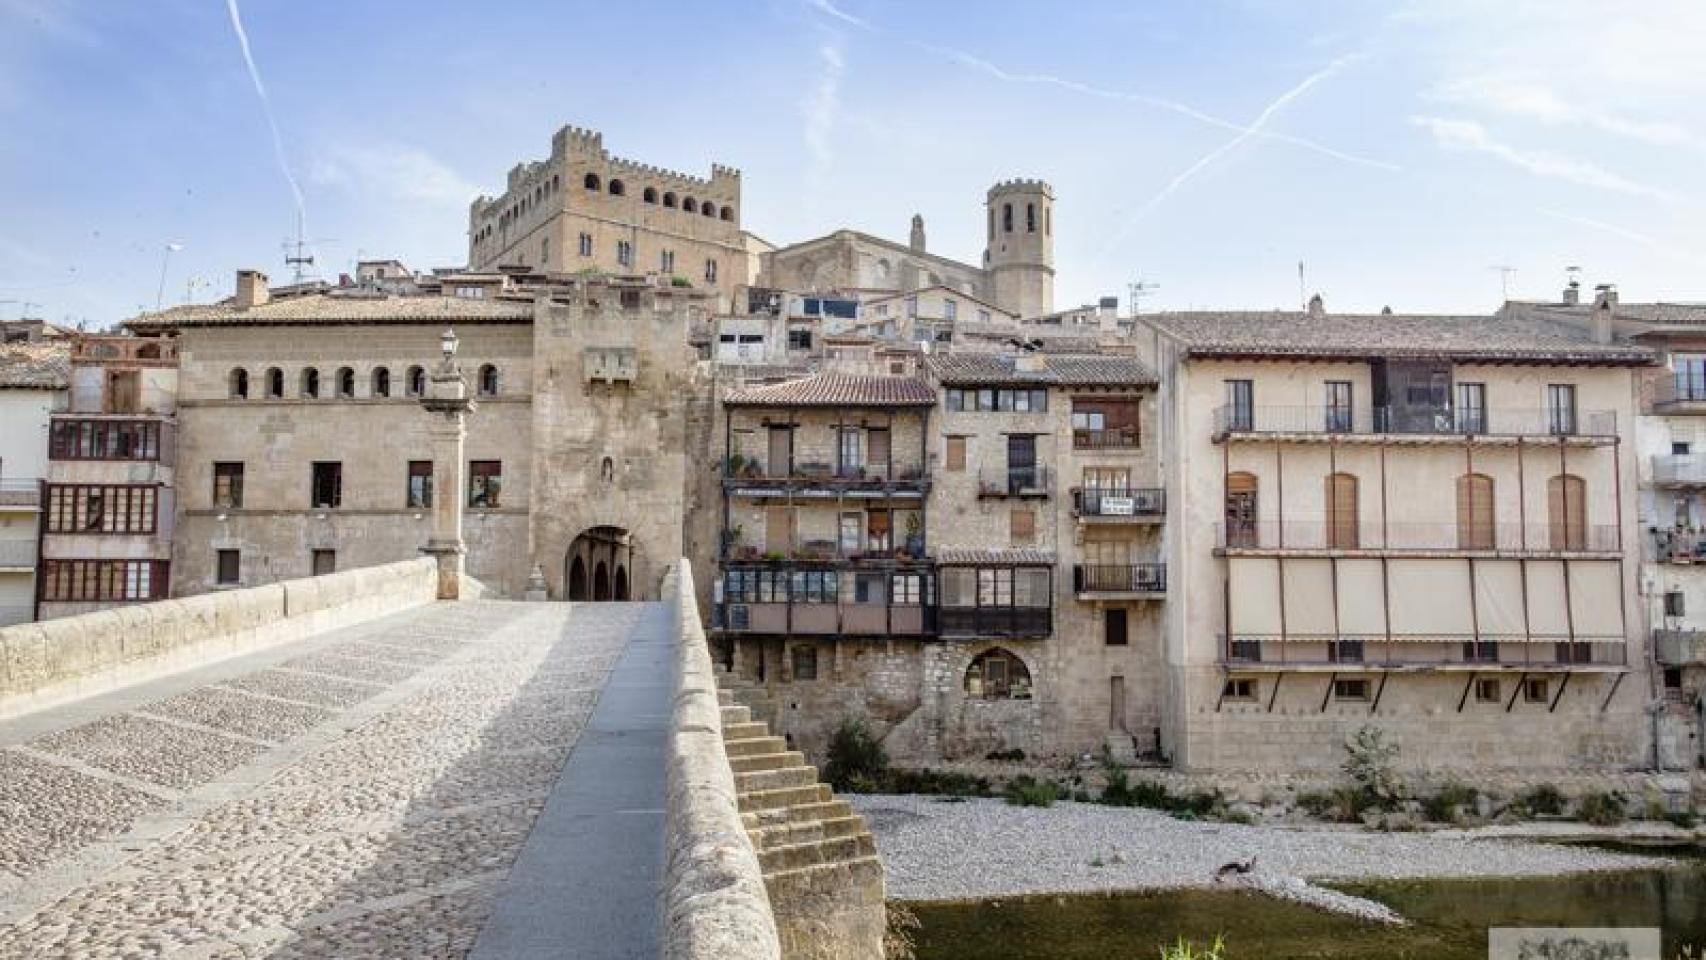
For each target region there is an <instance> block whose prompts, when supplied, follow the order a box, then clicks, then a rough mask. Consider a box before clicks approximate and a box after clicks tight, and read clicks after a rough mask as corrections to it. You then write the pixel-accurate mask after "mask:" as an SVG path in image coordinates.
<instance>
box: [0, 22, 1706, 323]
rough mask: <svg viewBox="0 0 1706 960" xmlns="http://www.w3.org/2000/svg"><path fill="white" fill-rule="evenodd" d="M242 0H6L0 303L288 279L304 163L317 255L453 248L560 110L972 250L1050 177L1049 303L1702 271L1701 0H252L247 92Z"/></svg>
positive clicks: (957, 250) (683, 160) (777, 192)
mask: <svg viewBox="0 0 1706 960" xmlns="http://www.w3.org/2000/svg"><path fill="white" fill-rule="evenodd" d="M228 3H229V0H148V2H146V3H117V2H111V0H0V122H3V127H0V129H3V130H4V134H3V135H0V215H3V216H4V219H5V221H6V229H4V230H3V231H0V317H4V318H10V317H15V316H18V315H19V313H20V311H21V310H23V309H24V306H23V304H21V303H18V302H16V301H29V302H31V303H32V304H36V305H39V306H32V307H30V310H31V312H32V313H34V314H38V315H44V316H46V317H48V318H49V319H54V320H65V319H71V320H76V319H85V320H87V321H88V322H89V323H90V324H91V325H96V326H101V325H106V324H108V323H111V322H113V321H116V320H119V319H122V318H124V317H125V316H128V315H130V314H132V313H134V312H135V311H136V310H137V308H139V307H151V306H152V305H153V303H154V300H155V297H156V292H157V285H158V284H159V280H160V274H161V266H162V258H163V255H164V247H165V245H166V244H167V243H178V244H182V249H181V250H180V251H178V252H176V253H174V254H173V255H172V256H171V259H170V262H169V264H168V265H167V278H166V284H165V300H166V302H168V303H174V302H182V301H183V299H184V298H185V296H186V294H187V292H188V289H189V284H190V283H191V281H192V279H193V278H201V279H203V280H205V281H206V282H207V283H208V286H207V287H205V288H199V289H197V290H196V291H195V296H196V298H197V299H199V300H207V299H210V298H212V297H216V296H220V295H224V294H226V293H228V292H229V290H230V286H231V277H232V274H233V272H234V271H235V270H236V269H237V268H239V267H244V266H259V267H261V268H263V269H267V270H268V272H269V273H271V274H272V276H273V277H274V278H275V280H276V279H278V278H282V277H284V276H286V274H287V271H286V270H285V267H284V264H283V262H282V257H283V251H282V248H281V244H282V242H283V241H284V240H285V239H286V238H287V237H288V236H290V235H291V234H292V233H293V232H294V230H295V222H296V216H297V204H296V201H295V199H294V193H293V188H292V186H291V180H294V181H295V183H296V184H298V185H299V188H300V192H301V195H302V197H303V206H304V208H305V211H306V221H307V230H308V235H309V236H310V237H311V238H314V239H315V240H316V241H317V242H316V252H317V254H318V256H319V258H320V264H321V270H322V272H323V273H324V274H325V275H327V276H328V277H335V276H336V274H337V272H338V271H339V270H345V269H348V267H349V265H350V264H351V263H353V261H354V260H355V259H357V258H358V257H376V256H397V257H399V258H402V259H404V260H405V261H406V262H408V263H409V264H410V265H412V266H415V267H421V268H424V267H429V266H434V265H445V264H452V263H458V262H460V261H461V260H462V258H463V257H464V256H465V241H464V234H465V229H466V211H467V202H468V200H469V199H470V198H471V197H472V196H473V195H475V194H477V193H479V192H497V191H498V190H499V188H501V185H502V183H503V178H504V174H505V171H507V170H508V168H509V167H510V166H511V165H512V164H514V163H516V162H518V161H520V160H523V159H534V158H538V157H541V156H543V155H544V154H546V153H547V152H548V150H549V141H550V135H551V133H552V131H554V130H555V129H556V128H557V127H559V126H561V125H562V124H565V123H573V124H576V125H579V126H585V127H592V128H596V129H599V130H602V131H603V132H604V135H605V145H606V147H608V148H609V149H611V151H612V152H614V153H617V154H619V155H623V156H628V157H632V158H635V159H640V160H644V161H647V162H652V163H656V164H660V165H665V166H670V167H675V168H678V169H683V170H688V171H694V172H700V173H703V172H705V171H707V170H708V168H709V165H710V164H711V162H713V161H716V162H720V163H725V164H729V165H732V166H736V167H739V168H741V170H742V172H743V177H744V201H745V202H744V217H743V220H744V226H746V227H747V228H748V229H750V230H753V231H754V232H756V233H758V234H759V235H760V236H763V237H765V238H766V239H768V240H771V241H773V242H778V243H785V242H791V241H797V240H802V239H806V238H809V237H812V236H817V235H819V234H822V233H825V232H827V231H829V230H832V229H835V228H837V227H842V226H848V227H854V228H858V229H863V230H869V231H872V232H875V233H879V234H882V235H886V236H890V237H893V238H896V239H899V240H904V239H905V236H906V230H907V223H908V220H909V218H910V217H911V215H912V214H913V213H914V212H919V213H922V214H923V215H924V217H925V221H926V224H927V227H928V232H929V236H930V246H931V249H932V250H934V251H936V252H939V253H943V254H946V255H949V256H955V257H960V258H963V259H966V260H970V261H974V262H975V261H976V260H977V259H978V257H979V256H980V254H981V250H982V239H983V238H982V224H983V220H982V207H981V204H982V198H983V192H984V190H985V189H986V188H987V186H988V185H989V184H990V183H992V182H994V181H996V180H999V179H1005V178H1008V177H1013V176H1033V177H1042V178H1044V179H1047V180H1049V181H1050V182H1051V183H1052V184H1053V185H1054V187H1055V192H1056V195H1057V200H1056V219H1055V224H1056V265H1057V268H1058V276H1057V285H1056V291H1057V302H1058V304H1059V305H1061V306H1065V305H1067V304H1070V303H1075V302H1081V301H1085V300H1089V299H1092V298H1094V297H1095V296H1097V295H1099V294H1103V293H1119V294H1121V295H1123V294H1124V293H1125V290H1126V284H1127V283H1129V282H1131V281H1133V280H1137V279H1142V280H1144V281H1146V282H1149V283H1153V284H1158V285H1159V287H1158V289H1156V290H1155V291H1154V293H1153V295H1152V296H1150V297H1149V298H1148V299H1146V300H1145V301H1144V308H1145V309H1159V308H1169V307H1171V308H1185V307H1248V308H1269V307H1294V306H1296V304H1297V302H1298V299H1299V283H1298V275H1297V263H1298V261H1299V260H1302V261H1304V262H1305V263H1306V264H1307V280H1306V282H1307V286H1308V289H1309V290H1310V291H1311V292H1314V291H1320V292H1321V293H1323V294H1324V296H1325V297H1326V299H1327V304H1328V308H1329V309H1338V310H1359V309H1360V310H1377V309H1379V308H1380V307H1381V306H1383V305H1387V304H1390V305H1391V306H1393V308H1394V309H1397V310H1401V311H1402V310H1411V311H1481V310H1487V309H1491V308H1492V307H1493V306H1495V305H1496V304H1497V302H1498V300H1499V297H1500V289H1501V282H1502V280H1503V279H1505V278H1502V277H1501V274H1500V272H1499V271H1498V270H1495V269H1493V268H1494V267H1496V266H1510V267H1514V268H1515V271H1516V272H1514V273H1513V274H1510V275H1509V277H1508V282H1509V284H1510V291H1511V293H1512V295H1513V296H1534V297H1539V296H1552V295H1555V293H1556V291H1557V290H1558V289H1559V288H1560V287H1561V285H1562V283H1563V281H1564V277H1565V274H1564V268H1565V267H1566V266H1571V265H1577V266H1580V267H1582V268H1583V278H1584V280H1585V281H1586V282H1587V283H1589V284H1593V283H1599V282H1606V281H1611V282H1616V283H1618V284H1619V285H1620V287H1621V289H1622V291H1623V296H1624V297H1625V298H1626V299H1670V300H1686V299H1706V276H1702V273H1703V270H1702V268H1703V267H1706V216H1703V214H1706V203H1703V198H1702V196H1701V194H1702V187H1703V186H1706V184H1703V182H1702V177H1701V173H1700V172H1701V171H1702V170H1703V169H1706V68H1702V67H1701V65H1700V64H1701V61H1700V59H1699V56H1700V55H1699V52H1698V51H1699V50H1700V49H1706V5H1701V4H1698V3H1693V2H1680V0H1645V2H1618V0H1544V2H1542V0H1501V2H1499V3H1496V4H1495V3H1486V2H1483V0H1409V2H1394V3H1378V2H1374V0H1198V2H1191V3H1169V4H1163V3H1137V2H1120V3H1115V2H1082V3H1074V4H1038V3H1017V2H1002V0H991V2H983V3H977V4H971V3H952V4H950V3H928V4H925V3H916V2H911V3H909V2H902V0H722V2H716V3H692V4H689V3H667V2H661V0H628V2H624V3H621V4H597V5H591V4H587V5H582V4H573V3H549V4H547V3H533V4H527V3H513V2H502V0H486V2H483V3H481V4H478V5H470V4H459V3H447V2H431V0H414V2H410V3H407V4H403V3H396V4H387V3H378V2H366V3H330V2H317V0H238V4H239V8H238V10H239V13H240V18H241V22H242V24H243V26H244V27H245V30H246V34H247V37H248V40H249V44H250V51H251V53H252V56H253V59H254V62H255V64H256V66H257V68H258V71H259V75H260V78H261V80H262V81H263V83H264V87H265V90H266V93H267V102H266V103H265V104H263V101H262V99H261V97H260V96H259V94H258V93H257V89H256V86H255V84H254V83H253V82H252V80H251V77H250V75H249V73H248V71H247V69H246V67H245V62H244V58H243V53H242V50H241V48H240V46H239V43H238V38H237V34H236V31H235V30H234V28H233V23H232V18H231V16H230V9H229V8H228ZM269 105H270V112H271V117H272V119H273V122H275V123H276V129H277V133H278V136H277V141H276V144H275V139H274V136H273V132H272V127H271V126H270V125H269V120H268V109H269ZM281 160H282V166H281ZM287 173H288V175H287ZM3 301H14V302H10V303H8V302H3Z"/></svg>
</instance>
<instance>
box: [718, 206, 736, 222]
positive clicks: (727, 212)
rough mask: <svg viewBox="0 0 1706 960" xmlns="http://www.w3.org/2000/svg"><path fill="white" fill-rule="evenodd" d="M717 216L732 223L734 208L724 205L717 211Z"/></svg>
mask: <svg viewBox="0 0 1706 960" xmlns="http://www.w3.org/2000/svg"><path fill="white" fill-rule="evenodd" d="M717 217H718V218H719V219H721V220H726V221H728V222H729V223H733V222H734V220H735V208H734V207H724V208H723V209H721V210H719V211H717Z"/></svg>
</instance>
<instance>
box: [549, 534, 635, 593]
mask: <svg viewBox="0 0 1706 960" xmlns="http://www.w3.org/2000/svg"><path fill="white" fill-rule="evenodd" d="M636 554H637V551H636V549H635V546H634V541H633V536H632V535H631V534H629V533H628V531H627V530H624V529H622V528H621V527H608V526H601V527H589V528H587V529H586V530H583V531H581V534H580V536H578V537H575V539H574V542H573V543H571V544H569V549H568V553H567V554H566V555H565V556H564V557H563V592H564V596H566V597H567V598H568V599H570V600H580V601H587V600H591V601H600V600H630V599H634V597H633V594H634V592H635V583H634V576H635V563H636ZM642 589H643V588H642Z"/></svg>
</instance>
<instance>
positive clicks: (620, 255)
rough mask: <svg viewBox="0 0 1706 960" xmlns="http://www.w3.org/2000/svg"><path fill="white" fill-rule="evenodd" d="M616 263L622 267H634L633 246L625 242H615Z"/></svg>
mask: <svg viewBox="0 0 1706 960" xmlns="http://www.w3.org/2000/svg"><path fill="white" fill-rule="evenodd" d="M616 262H617V263H619V264H621V265H622V266H624V267H631V266H633V265H634V245H633V244H632V243H629V242H628V241H626V240H618V241H616Z"/></svg>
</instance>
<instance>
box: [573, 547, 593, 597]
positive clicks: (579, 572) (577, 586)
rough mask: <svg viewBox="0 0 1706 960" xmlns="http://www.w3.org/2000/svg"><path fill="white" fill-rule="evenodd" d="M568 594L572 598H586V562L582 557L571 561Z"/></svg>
mask: <svg viewBox="0 0 1706 960" xmlns="http://www.w3.org/2000/svg"><path fill="white" fill-rule="evenodd" d="M568 594H569V599H570V600H586V599H589V598H588V597H587V595H586V564H585V563H584V562H582V561H581V558H580V557H575V558H574V559H573V560H570V561H569V581H568Z"/></svg>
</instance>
